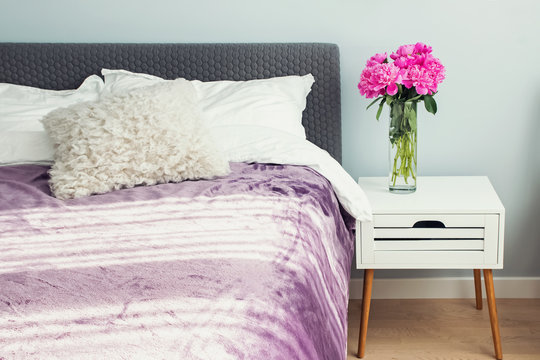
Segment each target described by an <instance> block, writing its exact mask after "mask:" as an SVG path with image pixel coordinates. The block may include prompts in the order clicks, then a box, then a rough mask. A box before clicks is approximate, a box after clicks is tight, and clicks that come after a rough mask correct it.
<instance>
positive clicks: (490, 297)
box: [484, 269, 503, 360]
mask: <svg viewBox="0 0 540 360" xmlns="http://www.w3.org/2000/svg"><path fill="white" fill-rule="evenodd" d="M484 281H485V282H486V297H487V303H488V309H489V319H490V320H491V334H492V335H493V345H494V347H495V357H496V358H497V359H498V360H501V359H502V358H503V356H502V346H501V334H500V332H499V320H498V318H497V305H496V304H495V289H494V288H493V271H492V270H491V269H484Z"/></svg>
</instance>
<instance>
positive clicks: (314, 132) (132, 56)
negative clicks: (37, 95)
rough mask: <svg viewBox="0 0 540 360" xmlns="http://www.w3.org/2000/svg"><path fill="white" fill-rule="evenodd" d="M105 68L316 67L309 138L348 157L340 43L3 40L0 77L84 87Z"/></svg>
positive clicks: (306, 121)
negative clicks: (343, 136) (343, 151)
mask: <svg viewBox="0 0 540 360" xmlns="http://www.w3.org/2000/svg"><path fill="white" fill-rule="evenodd" d="M101 68H109V69H126V70H129V71H133V72H144V73H148V74H152V75H157V76H160V77H163V78H167V79H174V78H177V77H184V78H186V79H188V80H194V79H198V80H202V81H215V80H251V79H260V78H269V77H274V76H286V75H305V74H308V73H311V74H313V76H314V77H315V84H314V85H313V87H312V91H311V93H310V94H309V96H308V99H307V107H306V110H305V111H304V115H303V119H302V123H303V125H304V127H305V128H306V132H307V137H308V139H309V140H310V141H311V142H313V143H315V144H316V145H318V146H319V147H321V148H323V149H325V150H327V151H328V152H329V153H330V154H331V155H332V156H333V157H334V158H335V159H336V160H338V161H339V162H341V102H340V101H341V93H340V67H339V49H338V47H337V45H335V44H320V43H290V44H283V43H280V44H273V43H254V44H66V43H50V44H43V43H0V82H8V83H14V84H20V85H27V86H34V87H40V88H44V89H53V90H62V89H73V88H77V87H78V86H79V85H80V84H81V82H82V81H83V79H85V78H86V77H88V76H89V75H91V74H98V75H99V74H100V71H101Z"/></svg>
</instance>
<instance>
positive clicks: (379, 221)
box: [357, 213, 499, 268]
mask: <svg viewBox="0 0 540 360" xmlns="http://www.w3.org/2000/svg"><path fill="white" fill-rule="evenodd" d="M360 232H361V233H362V235H364V237H363V238H362V239H361V241H360V242H358V243H357V244H361V249H360V252H361V259H362V265H365V266H368V265H367V264H369V267H373V268H378V267H382V268H396V267H416V268H422V267H424V268H431V267H434V268H445V267H448V268H456V267H470V266H472V265H475V266H476V268H480V267H483V266H486V267H488V266H489V267H495V265H497V264H498V243H499V214H436V213H435V214H376V213H375V214H373V222H372V223H370V224H369V225H368V224H363V225H362V227H361V229H360ZM357 251H358V250H357Z"/></svg>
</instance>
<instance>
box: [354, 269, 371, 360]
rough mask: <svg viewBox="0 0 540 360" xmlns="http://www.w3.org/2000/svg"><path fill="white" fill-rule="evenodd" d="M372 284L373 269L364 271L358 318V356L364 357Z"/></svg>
mask: <svg viewBox="0 0 540 360" xmlns="http://www.w3.org/2000/svg"><path fill="white" fill-rule="evenodd" d="M372 285H373V269H366V270H365V271H364V291H363V294H362V316H361V318H360V335H359V336H358V357H359V358H360V359H361V358H363V357H364V353H365V351H366V336H367V326H368V319H369V307H370V305H371V288H372Z"/></svg>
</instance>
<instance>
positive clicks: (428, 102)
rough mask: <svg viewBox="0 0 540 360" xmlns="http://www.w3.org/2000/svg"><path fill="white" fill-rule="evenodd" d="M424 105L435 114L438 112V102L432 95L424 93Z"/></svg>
mask: <svg viewBox="0 0 540 360" xmlns="http://www.w3.org/2000/svg"><path fill="white" fill-rule="evenodd" d="M424 105H425V107H426V110H427V111H429V112H430V113H432V114H433V115H435V114H436V113H437V103H436V102H435V99H434V98H433V96H431V95H424Z"/></svg>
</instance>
